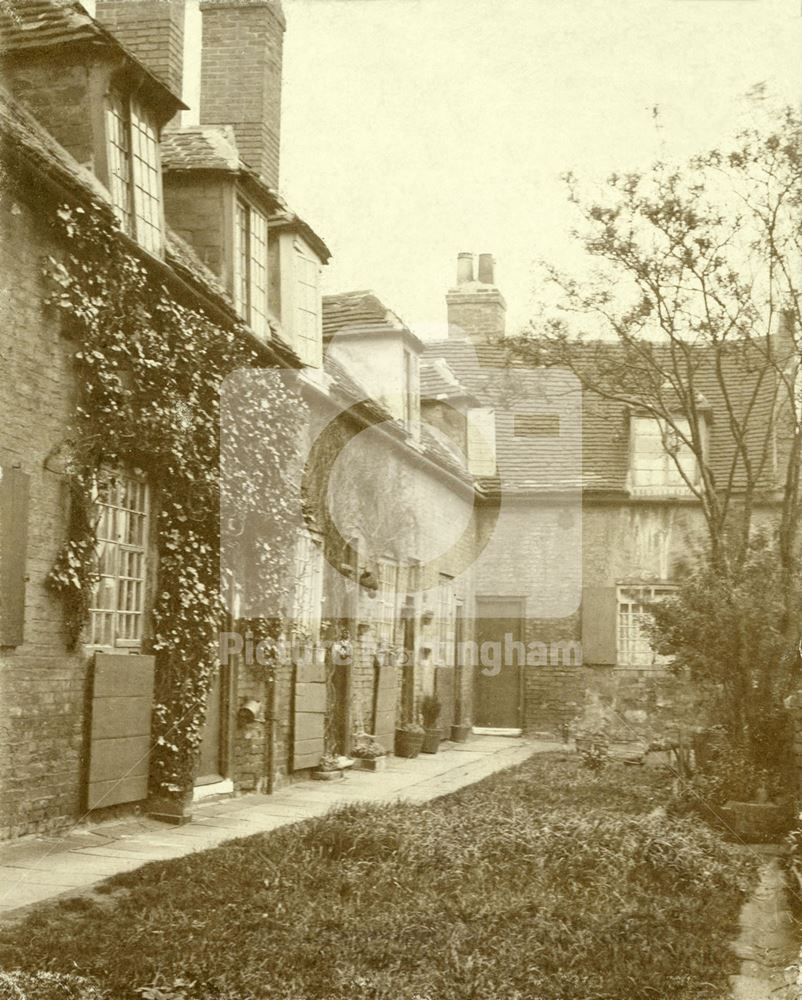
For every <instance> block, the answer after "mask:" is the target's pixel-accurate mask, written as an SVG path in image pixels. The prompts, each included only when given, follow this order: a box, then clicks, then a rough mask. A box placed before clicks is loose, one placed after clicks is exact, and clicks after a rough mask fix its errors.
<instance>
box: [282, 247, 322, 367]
mask: <svg viewBox="0 0 802 1000" xmlns="http://www.w3.org/2000/svg"><path fill="white" fill-rule="evenodd" d="M302 267H303V268H304V269H306V271H307V273H310V272H311V270H312V269H314V278H315V281H314V283H311V282H309V281H301V279H300V271H301V268H302ZM279 269H280V284H281V326H282V330H283V332H284V334H285V336H286V337H287V339H288V340H289V342H290V343H291V344H292V347H293V349H294V350H295V353H296V354H297V355H298V357H299V358H300V359H301V361H302V362H303V364H304V365H305V366H306V367H307V368H322V367H323V298H322V294H321V271H322V265H321V263H320V259H319V258H318V256H317V254H315V252H314V251H313V250H312V248H311V247H310V246H309V245H308V244H307V243H306V241H305V240H303V239H301V237H300V236H297V235H296V234H295V233H292V232H282V233H280V234H279ZM312 302H314V306H315V308H314V310H313V309H311V308H309V306H310V304H311V303H312ZM302 327H303V328H302Z"/></svg>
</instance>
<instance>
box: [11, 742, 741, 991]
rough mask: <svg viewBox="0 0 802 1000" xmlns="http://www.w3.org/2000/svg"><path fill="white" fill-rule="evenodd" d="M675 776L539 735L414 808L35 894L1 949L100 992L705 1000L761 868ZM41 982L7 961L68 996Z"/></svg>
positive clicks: (318, 824)
mask: <svg viewBox="0 0 802 1000" xmlns="http://www.w3.org/2000/svg"><path fill="white" fill-rule="evenodd" d="M669 785H670V779H669V778H668V776H667V775H665V774H664V773H663V772H662V771H658V770H655V769H650V768H642V769H639V768H627V767H625V766H624V765H620V764H611V765H609V766H608V767H607V768H605V769H604V770H603V771H602V772H601V773H600V774H599V775H598V776H596V775H594V774H592V773H591V772H589V771H587V770H584V769H582V768H581V766H580V765H579V764H578V762H577V760H576V759H575V758H573V757H571V758H568V757H564V756H562V755H559V754H549V755H543V756H537V757H534V758H532V759H531V760H530V761H528V762H527V763H525V764H523V765H521V766H519V767H516V768H513V769H511V770H509V771H505V772H502V773H499V774H496V775H493V776H492V777H489V778H487V779H485V780H484V781H482V782H480V783H479V784H476V785H473V786H471V787H469V788H466V789H463V790H462V791H460V792H457V793H455V794H453V795H449V796H447V797H445V798H442V799H439V800H437V801H435V802H432V803H430V804H428V805H424V806H412V805H393V806H385V805H377V806H359V807H348V808H345V809H343V810H340V811H338V812H337V813H334V814H330V815H329V816H327V817H323V818H320V819H313V820H308V821H306V822H304V823H301V824H298V825H295V826H292V827H285V828H282V829H279V830H276V831H274V832H272V833H268V834H264V835H259V836H254V837H249V838H247V839H242V840H237V841H233V842H230V843H228V844H226V845H225V846H223V847H219V848H217V849H215V850H212V851H208V852H205V853H203V854H200V855H195V856H194V857H187V858H183V859H180V860H176V861H169V862H157V863H154V864H149V865H147V866H145V867H144V868H142V869H139V870H137V871H135V872H132V873H128V874H125V875H120V876H117V877H115V878H114V879H112V880H111V885H112V886H114V887H115V890H116V891H115V892H113V893H112V894H110V895H108V896H105V897H102V896H101V897H99V900H98V902H95V901H93V900H88V899H83V900H78V901H77V902H67V903H61V904H54V905H51V906H47V907H43V908H42V909H41V910H38V911H37V912H36V913H34V914H33V915H32V916H31V917H30V918H29V919H27V920H26V921H25V922H24V923H22V924H18V925H15V926H13V927H9V928H7V929H5V930H2V931H0V967H2V968H4V969H6V970H12V969H24V970H45V969H46V970H51V971H54V972H62V973H67V972H69V973H75V974H80V975H82V976H85V977H88V978H89V979H91V980H94V981H95V982H96V983H97V984H98V986H99V988H100V990H101V992H99V993H97V994H92V995H97V996H103V997H105V996H108V997H109V998H111V1000H124V998H129V997H130V998H134V997H143V996H144V997H153V998H169V1000H178V998H182V1000H183V998H185V1000H212V998H214V1000H223V998H225V1000H235V998H236V1000H255V998H259V1000H261V998H281V1000H468V998H471V1000H473V998H475V1000H654V998H665V1000H703V998H704V1000H720V998H721V997H723V996H726V995H727V979H726V977H727V974H728V973H730V972H734V971H737V967H736V966H737V963H736V962H735V961H734V960H733V957H732V956H731V954H730V952H729V950H728V942H729V941H730V940H731V939H732V938H733V936H734V935H735V930H736V925H737V917H738V912H739V909H740V906H741V903H742V901H743V894H744V891H745V890H746V889H748V887H749V886H750V885H751V882H752V878H753V870H754V866H753V865H752V864H751V862H749V861H748V860H744V859H743V857H741V856H737V855H735V854H733V853H732V852H731V851H730V850H728V849H727V848H725V847H724V846H723V845H722V844H721V842H720V841H719V840H718V838H717V836H716V835H715V834H714V833H712V832H711V831H709V830H708V829H707V828H706V827H704V826H702V825H701V824H699V823H698V822H697V821H695V820H690V819H674V818H670V817H668V818H667V817H666V816H665V815H664V814H662V813H661V812H660V811H658V812H655V810H656V809H657V807H659V806H660V805H661V804H663V803H665V802H666V801H667V799H668V796H669V791H670V789H669ZM154 980H158V982H161V983H162V984H165V985H162V987H161V989H160V990H158V991H157V990H153V991H151V992H147V991H145V992H135V990H136V988H137V987H143V986H146V985H148V984H151V983H153V982H154ZM176 980H184V981H185V982H187V983H190V984H192V985H186V986H181V985H176ZM167 984H169V985H170V987H171V988H170V989H169V990H168V989H167ZM49 988H50V987H42V989H43V990H46V989H49ZM53 990H54V991H53V992H51V993H47V992H42V993H41V994H39V993H36V992H33V991H30V992H28V993H27V994H26V993H21V994H14V993H12V992H10V988H9V992H7V993H3V987H2V980H0V997H3V998H4V997H5V996H9V997H11V996H15V995H18V996H27V997H29V998H30V1000H34V998H35V1000H39V997H40V995H41V997H42V998H44V997H47V998H48V1000H49V998H50V997H51V996H52V997H56V996H69V995H71V994H69V993H59V992H55V990H56V987H53ZM75 995H76V996H77V995H79V994H75Z"/></svg>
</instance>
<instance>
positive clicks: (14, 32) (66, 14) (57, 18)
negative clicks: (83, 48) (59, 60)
mask: <svg viewBox="0 0 802 1000" xmlns="http://www.w3.org/2000/svg"><path fill="white" fill-rule="evenodd" d="M108 41H109V34H108V32H106V31H104V30H103V28H101V26H100V25H99V24H98V23H97V21H94V20H93V19H92V18H91V17H90V16H89V14H87V13H86V11H85V10H84V9H83V8H82V7H81V6H80V5H79V4H76V3H73V2H72V0H15V2H13V3H12V4H4V5H3V7H2V8H1V9H0V49H1V50H2V51H3V52H5V53H11V52H19V51H22V50H27V49H33V48H46V47H50V46H53V45H65V44H68V43H73V42H98V43H100V44H107V43H108Z"/></svg>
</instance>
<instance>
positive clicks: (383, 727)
mask: <svg viewBox="0 0 802 1000" xmlns="http://www.w3.org/2000/svg"><path fill="white" fill-rule="evenodd" d="M375 671H376V673H375V685H374V689H373V734H374V735H375V737H376V739H377V740H378V741H379V743H381V745H382V746H383V747H384V749H385V750H386V751H387V752H388V753H392V752H393V750H394V749H395V715H396V697H397V694H398V685H397V683H396V667H395V663H394V662H393V661H392V658H391V656H390V655H389V654H388V655H387V656H386V657H377V660H376V663H375Z"/></svg>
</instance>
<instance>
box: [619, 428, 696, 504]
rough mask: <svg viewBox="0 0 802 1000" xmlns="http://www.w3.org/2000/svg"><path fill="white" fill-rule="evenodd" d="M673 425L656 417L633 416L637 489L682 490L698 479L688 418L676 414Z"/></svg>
mask: <svg viewBox="0 0 802 1000" xmlns="http://www.w3.org/2000/svg"><path fill="white" fill-rule="evenodd" d="M672 424H673V426H671V425H669V424H668V423H667V421H665V420H658V419H657V418H655V417H633V418H632V470H631V484H632V488H633V491H635V492H639V493H666V492H668V493H681V492H685V491H687V490H688V483H691V484H693V483H696V481H697V472H698V470H697V467H696V456H695V455H694V453H693V451H692V449H691V447H690V445H689V444H688V443H687V442H688V441H690V440H691V431H690V425H689V423H688V420H687V419H685V418H681V417H675V418H674V419H673V420H672Z"/></svg>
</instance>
